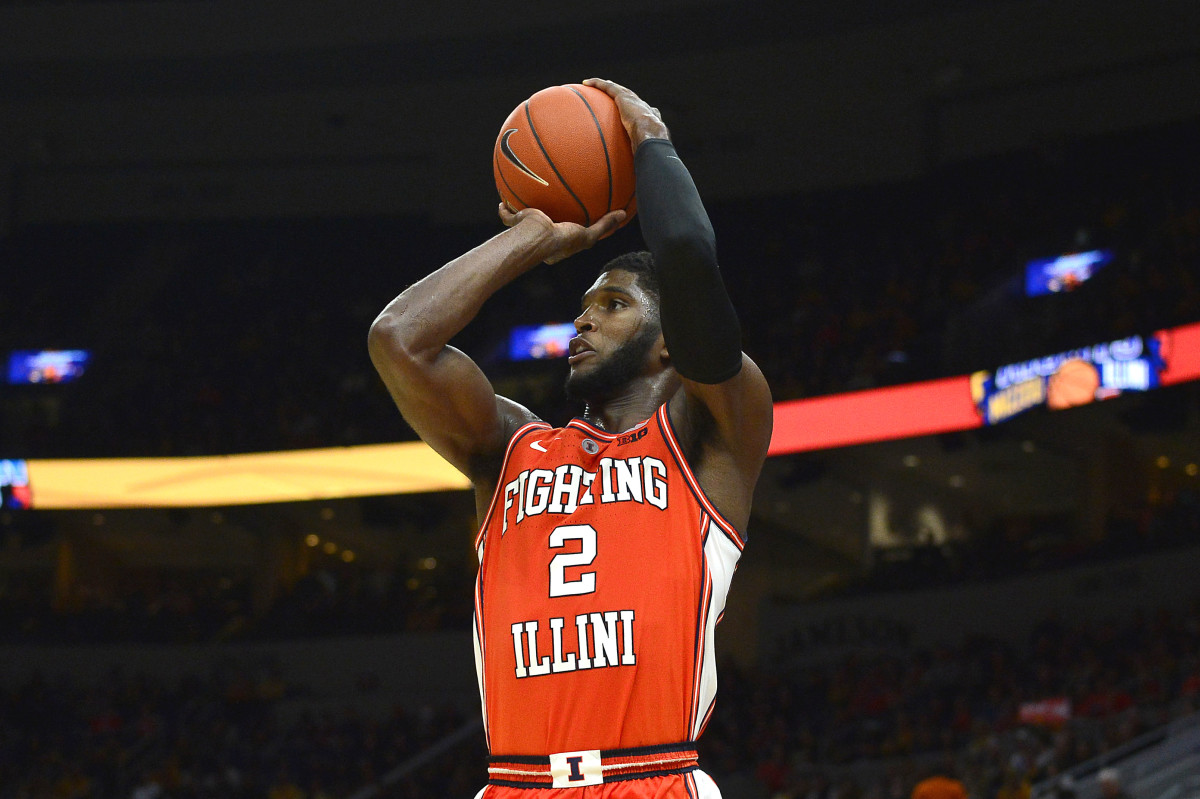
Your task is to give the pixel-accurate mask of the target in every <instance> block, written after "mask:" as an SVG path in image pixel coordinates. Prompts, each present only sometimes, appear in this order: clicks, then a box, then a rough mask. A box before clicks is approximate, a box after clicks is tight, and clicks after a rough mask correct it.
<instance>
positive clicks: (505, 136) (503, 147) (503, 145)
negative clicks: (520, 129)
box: [500, 128, 550, 186]
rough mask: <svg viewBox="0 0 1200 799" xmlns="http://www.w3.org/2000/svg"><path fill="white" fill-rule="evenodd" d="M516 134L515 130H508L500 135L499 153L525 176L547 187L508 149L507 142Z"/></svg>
mask: <svg viewBox="0 0 1200 799" xmlns="http://www.w3.org/2000/svg"><path fill="white" fill-rule="evenodd" d="M516 132H517V129H516V128H509V129H508V130H506V131H504V133H502V134H501V135H500V152H501V153H503V154H504V157H505V158H507V159H508V160H509V161H511V162H512V165H513V166H515V167H516V168H517V169H519V170H521V171H522V172H524V173H525V174H526V175H529V177H531V178H533V179H534V180H536V181H537V182H538V183H541V184H542V185H543V186H549V185H550V184H549V183H547V182H546V181H545V180H543V179H542V178H541V177H539V176H538V174H537V173H536V172H534V171H533V170H532V169H530V168H529V167H527V166H525V164H523V163H521V159H520V158H517V154H516V153H514V152H513V151H512V147H510V146H509V145H508V140H509V139H511V138H512V135H513V134H514V133H516Z"/></svg>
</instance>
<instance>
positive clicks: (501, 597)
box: [475, 405, 743, 769]
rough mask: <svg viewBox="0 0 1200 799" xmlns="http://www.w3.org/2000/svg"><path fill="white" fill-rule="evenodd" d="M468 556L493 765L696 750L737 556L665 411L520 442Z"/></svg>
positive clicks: (527, 435) (539, 431)
mask: <svg viewBox="0 0 1200 799" xmlns="http://www.w3.org/2000/svg"><path fill="white" fill-rule="evenodd" d="M475 543H476V549H477V551H478V554H479V559H480V568H479V577H478V579H477V582H476V589H475V656H476V669H477V672H478V676H479V690H480V696H481V698H482V700H483V713H484V726H485V728H486V730H487V737H488V747H489V749H490V751H491V752H492V754H493V756H494V757H493V759H495V756H496V755H497V753H499V754H502V755H515V756H523V755H538V756H545V755H550V754H554V753H574V752H578V751H583V750H614V749H628V748H638V747H655V746H661V745H664V744H675V743H682V742H687V741H693V740H695V739H696V738H697V737H699V735H700V733H701V731H702V730H703V728H704V725H705V723H706V722H707V720H708V716H709V714H710V713H711V711H712V706H713V701H714V698H715V696H716V687H717V682H716V663H715V655H714V650H713V632H714V629H715V627H716V624H717V622H718V621H719V619H720V615H721V613H722V611H723V610H724V607H725V597H726V594H727V592H728V589H729V583H730V579H731V578H732V576H733V572H734V569H735V567H736V564H737V560H738V557H739V556H740V554H741V550H742V546H743V542H742V538H741V536H740V535H739V534H738V532H737V531H736V530H735V529H734V528H733V527H732V525H730V524H729V523H728V522H727V521H725V520H724V519H723V518H722V517H721V516H720V514H719V513H718V512H717V511H716V509H715V508H714V507H713V506H712V504H711V503H710V502H709V501H708V499H707V498H706V497H705V496H704V494H703V493H702V492H701V490H700V487H699V485H698V484H697V482H696V479H695V476H694V475H693V474H692V472H691V470H690V469H689V467H688V465H687V463H686V461H685V460H684V458H683V454H682V452H681V451H680V448H679V444H678V441H677V440H676V438H675V436H674V433H673V431H672V429H671V425H670V421H669V419H668V417H667V406H666V405H664V406H662V407H660V408H659V409H658V412H657V413H656V414H655V415H654V416H653V417H651V418H650V419H647V420H646V421H645V422H642V423H641V424H640V425H638V426H637V427H635V428H633V429H631V430H627V431H625V432H623V433H620V434H610V433H605V432H603V431H601V430H599V429H597V428H595V427H593V426H592V425H590V424H588V423H586V422H584V421H582V420H580V419H576V420H574V421H572V422H570V423H569V424H568V425H567V426H566V427H562V428H551V427H550V426H549V425H547V424H544V423H541V422H536V423H531V424H527V425H525V426H524V427H522V428H521V429H520V430H518V431H517V432H516V434H515V435H514V436H513V438H512V440H511V441H510V442H509V445H508V451H507V453H506V455H505V460H504V466H503V468H502V470H501V476H500V480H499V483H498V484H497V487H496V492H495V495H494V496H493V498H492V502H491V506H490V508H489V509H488V512H487V515H486V517H485V519H484V520H483V524H482V525H481V529H480V532H479V536H478V538H477V539H476V542H475ZM648 751H649V750H648ZM693 754H694V753H693ZM651 759H653V758H651ZM599 762H600V761H597V764H598V765H597V766H596V768H597V769H599V768H601V766H600V765H599ZM572 768H574V766H572ZM603 768H604V769H608V768H610V766H609V765H604V766H603ZM611 768H614V769H617V768H620V766H619V765H614V766H611Z"/></svg>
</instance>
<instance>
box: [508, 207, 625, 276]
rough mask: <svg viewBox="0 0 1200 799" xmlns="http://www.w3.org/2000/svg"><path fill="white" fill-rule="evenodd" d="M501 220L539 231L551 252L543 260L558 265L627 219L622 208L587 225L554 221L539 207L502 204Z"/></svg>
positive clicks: (509, 225) (544, 243) (546, 249)
mask: <svg viewBox="0 0 1200 799" xmlns="http://www.w3.org/2000/svg"><path fill="white" fill-rule="evenodd" d="M500 221H501V222H503V223H504V225H505V226H506V227H516V226H517V225H528V226H530V227H534V228H535V229H536V230H537V231H538V235H539V238H541V241H542V243H543V246H544V247H545V251H546V252H548V253H549V254H548V255H545V256H544V257H543V259H542V260H543V261H544V262H545V263H548V264H555V263H558V262H559V261H561V260H563V259H564V258H569V257H570V256H572V255H574V254H575V253H577V252H580V251H582V250H586V249H588V248H589V247H591V246H592V245H594V244H595V243H596V242H598V241H600V239H602V238H604V237H605V236H609V235H611V234H612V233H613V232H615V231H616V229H617V228H619V227H620V226H621V223H622V222H624V221H625V212H624V211H622V210H616V211H610V212H608V213H607V214H605V215H604V216H602V217H600V218H599V219H597V220H596V221H595V222H594V223H593V224H591V225H589V226H588V227H584V226H583V225H577V224H575V223H574V222H555V221H553V220H551V219H550V217H548V216H546V214H544V213H543V212H541V211H540V210H538V209H537V208H523V209H521V210H520V211H514V210H513V209H511V208H509V207H508V203H503V202H502V203H500Z"/></svg>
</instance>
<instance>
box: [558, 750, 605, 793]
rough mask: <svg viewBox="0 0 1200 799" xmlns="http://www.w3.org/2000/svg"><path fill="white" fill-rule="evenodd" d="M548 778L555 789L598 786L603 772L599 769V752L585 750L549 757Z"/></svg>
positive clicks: (602, 778) (560, 753)
mask: <svg viewBox="0 0 1200 799" xmlns="http://www.w3.org/2000/svg"><path fill="white" fill-rule="evenodd" d="M550 776H551V777H552V778H553V779H554V787H555V788H579V787H582V786H584V785H600V784H601V783H603V782H604V772H603V771H602V770H601V768H600V750H599V749H586V750H584V751H582V752H559V753H558V754H554V755H550Z"/></svg>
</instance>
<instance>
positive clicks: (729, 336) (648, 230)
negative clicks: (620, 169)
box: [634, 139, 742, 383]
mask: <svg viewBox="0 0 1200 799" xmlns="http://www.w3.org/2000/svg"><path fill="white" fill-rule="evenodd" d="M634 167H635V169H636V170H637V205H638V216H639V218H640V219H641V226H642V237H643V238H644V239H645V240H646V245H647V246H648V247H649V248H650V252H651V253H652V254H653V256H654V263H655V271H656V273H657V275H658V282H659V287H660V289H661V298H660V301H659V304H660V307H661V314H662V328H663V337H664V338H665V340H666V342H667V349H668V350H669V351H670V353H671V361H672V363H673V364H674V365H675V369H676V371H678V372H679V374H680V375H682V376H683V377H686V378H687V379H689V380H695V381H696V382H698V383H722V382H724V381H726V380H728V379H729V378H731V377H733V376H734V375H736V374H737V373H738V372H739V371H740V370H741V368H742V342H741V329H740V327H739V325H738V318H737V312H736V311H734V309H733V303H731V302H730V301H729V295H728V294H727V293H726V292H725V284H724V283H723V282H722V280H721V272H720V270H719V269H718V268H717V242H716V237H715V236H714V235H713V229H712V224H711V223H710V222H709V220H708V213H707V212H706V211H705V210H704V204H703V203H702V202H701V201H700V194H699V192H697V191H696V184H695V183H693V182H692V176H691V175H690V174H689V173H688V171H687V167H685V166H684V165H683V162H682V161H680V160H679V156H677V155H676V154H675V147H674V146H673V145H672V144H671V142H669V141H667V140H666V139H648V140H646V141H644V142H642V144H641V145H640V146H639V147H638V149H637V153H636V154H635V155H634Z"/></svg>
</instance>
